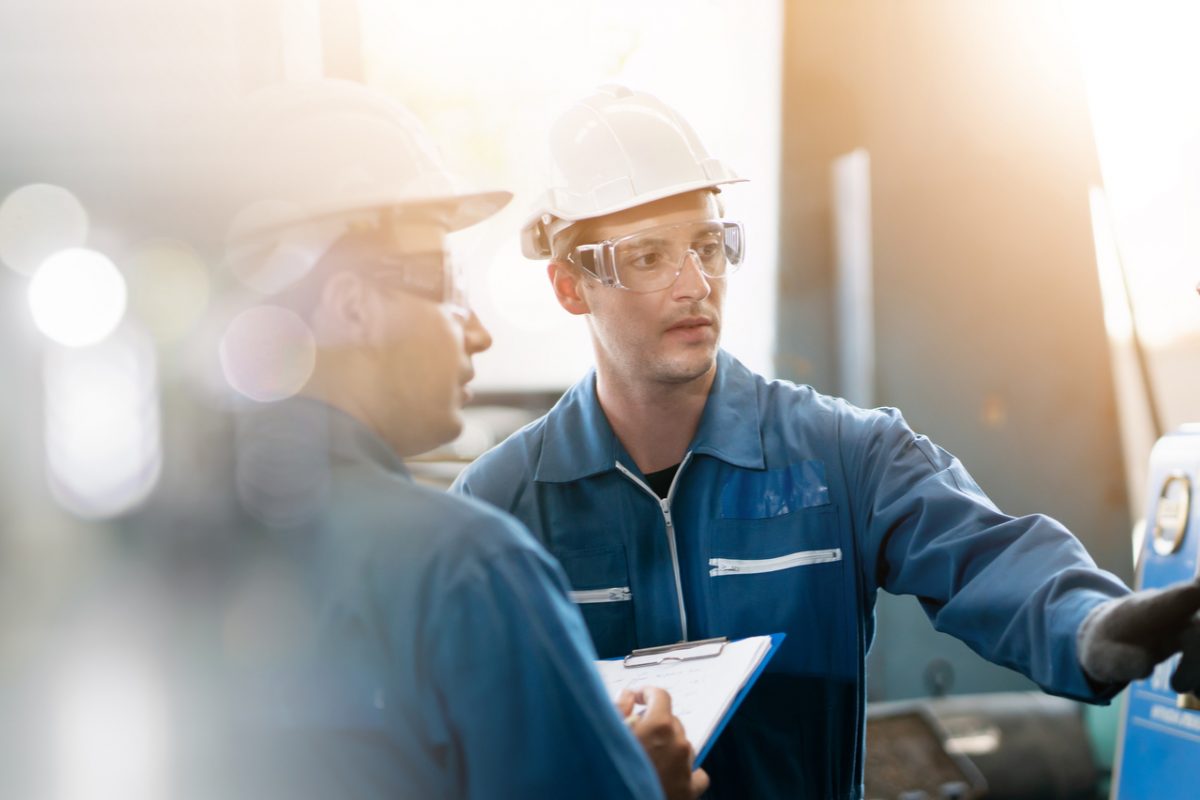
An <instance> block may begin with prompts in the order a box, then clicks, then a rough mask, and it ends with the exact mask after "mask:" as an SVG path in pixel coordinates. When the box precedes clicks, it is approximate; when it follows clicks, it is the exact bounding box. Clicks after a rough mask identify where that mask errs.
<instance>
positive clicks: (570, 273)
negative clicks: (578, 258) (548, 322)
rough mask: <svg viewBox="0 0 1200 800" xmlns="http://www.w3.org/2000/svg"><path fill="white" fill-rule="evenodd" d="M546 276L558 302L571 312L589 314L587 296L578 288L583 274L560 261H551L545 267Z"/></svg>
mask: <svg viewBox="0 0 1200 800" xmlns="http://www.w3.org/2000/svg"><path fill="white" fill-rule="evenodd" d="M546 276H547V277H549V278H550V285H551V286H553V287H554V296H555V297H556V298H558V304H559V305H560V306H562V307H563V308H565V309H566V310H567V311H568V312H569V313H571V314H590V313H591V308H589V307H588V303H587V298H585V297H584V296H583V293H582V292H581V291H580V290H579V289H580V284H582V283H583V280H584V278H583V276H582V275H579V274H578V273H577V272H575V271H574V270H572V269H571V267H570V265H569V264H566V263H565V262H562V261H551V262H550V264H549V266H547V267H546Z"/></svg>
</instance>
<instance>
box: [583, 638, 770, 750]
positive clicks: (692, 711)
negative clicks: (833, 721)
mask: <svg viewBox="0 0 1200 800" xmlns="http://www.w3.org/2000/svg"><path fill="white" fill-rule="evenodd" d="M784 637H785V634H783V633H773V634H770V635H769V636H751V637H746V638H744V639H738V640H734V641H729V640H727V639H726V638H725V637H718V638H716V639H701V640H697V641H691V642H680V643H678V644H672V645H663V646H661V647H647V648H643V649H640V650H634V651H633V652H632V653H630V654H629V655H628V656H625V657H624V658H620V657H618V658H613V659H606V660H604V661H598V662H596V663H597V666H598V667H599V669H600V673H601V676H600V677H601V679H602V680H603V681H604V684H605V688H606V689H607V690H608V692H609V695H610V697H613V698H615V697H616V695H617V694H618V693H619V691H620V689H621V688H629V687H630V686H633V685H635V684H640V685H655V686H661V687H662V688H663V689H666V690H667V691H668V692H671V694H672V702H673V703H674V704H676V706H677V707H676V708H675V709H674V710H675V711H676V713H677V715H678V716H679V718H680V720H681V721H682V722H683V724H684V729H685V730H686V731H687V732H688V738H689V739H690V740H692V746H693V747H695V749H696V760H695V766H699V765H700V764H701V762H703V761H704V758H705V757H706V756H707V755H708V753H709V751H710V750H711V749H712V746H713V743H714V742H716V740H717V737H718V736H720V735H721V732H722V731H723V730H725V726H726V725H728V724H729V720H730V719H731V718H732V717H733V715H734V714H735V713H736V712H737V710H738V707H739V706H741V704H742V701H743V700H745V699H746V695H748V694H749V693H750V688H751V687H752V686H753V685H754V684H755V682H756V681H757V680H758V678H759V676H760V675H762V673H763V671H764V670H765V669H766V666H767V662H769V661H770V660H771V658H772V657H773V656H774V655H775V653H777V652H778V651H779V646H780V644H782V642H783V639H784ZM764 640H766V641H764ZM723 655H724V656H726V657H727V658H729V659H733V661H732V662H730V663H729V664H727V665H725V666H723V667H717V666H716V665H717V664H718V662H717V659H719V658H720V657H721V656H723ZM754 658H757V661H753V659H754ZM747 664H749V669H748V671H746V672H745V673H742V672H740V671H738V670H740V669H741V668H743V667H745V666H746V665H747ZM726 667H731V668H733V669H734V670H735V671H734V672H732V673H721V674H719V676H718V677H719V679H720V680H721V681H724V682H725V683H724V689H725V692H724V694H719V695H717V696H716V697H715V699H714V697H713V695H712V692H711V685H710V684H708V683H706V684H705V691H704V692H703V694H704V700H703V704H705V707H704V708H690V707H688V705H687V703H688V697H689V694H688V689H689V685H688V684H689V683H690V682H691V681H692V680H693V679H694V680H705V681H708V680H709V679H711V678H712V676H713V674H714V673H720V670H721V669H724V668H726ZM733 679H736V680H737V681H738V682H737V685H736V686H733V685H732V684H731V683H730V681H731V680H733ZM672 682H675V683H672ZM681 688H682V692H681V694H679V695H677V694H676V692H677V691H679V690H680V689H681ZM681 698H682V701H683V703H684V705H683V706H681V707H680V706H678V703H679V701H680V699H681ZM714 711H715V712H719V716H715V717H714ZM698 739H700V740H699V741H697V740H698Z"/></svg>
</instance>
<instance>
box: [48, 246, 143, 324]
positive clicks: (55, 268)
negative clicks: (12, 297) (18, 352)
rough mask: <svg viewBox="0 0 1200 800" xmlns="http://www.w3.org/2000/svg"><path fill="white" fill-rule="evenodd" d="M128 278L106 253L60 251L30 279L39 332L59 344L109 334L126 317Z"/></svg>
mask: <svg viewBox="0 0 1200 800" xmlns="http://www.w3.org/2000/svg"><path fill="white" fill-rule="evenodd" d="M125 301H126V291H125V278H124V277H122V275H121V273H120V271H118V270H117V268H116V267H115V266H114V265H113V263H112V261H110V260H109V259H108V257H107V256H105V255H103V254H102V253H97V252H96V251H95V250H87V249H84V248H81V247H77V248H71V249H69V250H61V251H59V252H57V253H55V254H54V255H52V256H50V257H49V258H47V259H46V260H45V261H44V262H42V265H41V267H39V268H38V271H37V272H36V273H35V274H34V276H33V280H31V281H30V282H29V310H30V311H31V312H32V313H33V321H34V324H36V325H37V327H38V330H40V331H41V332H42V333H44V334H46V336H48V337H50V338H51V339H53V340H54V341H56V342H58V343H59V344H63V345H66V346H68V347H83V346H86V345H90V344H95V343H96V342H99V341H100V340H101V339H103V338H105V337H106V336H108V335H109V334H110V333H112V332H113V330H114V329H115V328H116V327H117V325H118V324H119V323H120V322H121V318H122V317H123V316H124V315H125Z"/></svg>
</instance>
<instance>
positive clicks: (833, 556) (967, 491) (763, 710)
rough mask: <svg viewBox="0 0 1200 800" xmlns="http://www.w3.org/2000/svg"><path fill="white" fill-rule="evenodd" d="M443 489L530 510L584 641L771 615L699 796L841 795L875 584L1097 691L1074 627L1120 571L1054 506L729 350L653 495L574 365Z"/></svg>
mask: <svg viewBox="0 0 1200 800" xmlns="http://www.w3.org/2000/svg"><path fill="white" fill-rule="evenodd" d="M456 488H457V490H458V491H459V492H460V493H462V494H465V495H470V496H475V497H479V498H482V499H484V500H487V501H489V502H491V503H493V504H495V505H496V506H498V507H499V508H502V509H504V510H506V511H508V512H510V513H512V514H514V515H515V516H516V517H517V518H518V519H520V520H521V521H522V522H524V523H525V524H526V525H527V526H529V528H530V530H532V531H533V533H534V535H535V536H537V537H538V538H539V539H540V540H541V541H542V542H543V543H544V544H545V545H546V547H547V548H548V549H549V550H550V552H551V553H552V554H553V555H554V556H555V557H556V558H558V560H559V561H560V562H561V563H562V565H563V568H564V569H565V570H566V573H567V577H568V579H569V580H570V583H571V587H572V589H573V592H572V596H573V598H574V599H575V600H576V601H577V602H578V603H579V604H580V607H581V609H582V610H583V616H584V619H585V620H586V621H587V625H588V629H589V631H590V632H591V634H592V640H593V642H594V643H595V645H596V648H597V649H598V651H599V653H600V655H601V656H602V657H608V656H616V655H620V654H623V653H627V652H628V651H629V650H631V649H632V648H635V647H647V646H652V645H661V644H665V643H670V642H675V641H678V640H681V639H685V638H687V639H701V638H705V637H710V636H729V637H734V638H736V637H743V636H751V635H756V634H766V633H772V632H775V631H784V632H786V633H787V639H786V640H785V641H784V643H783V646H782V649H781V651H780V652H779V653H778V654H777V655H776V657H775V658H774V659H773V660H772V661H771V663H770V664H769V665H768V667H767V672H766V673H765V674H764V675H763V677H762V678H761V679H760V681H759V682H758V683H757V684H756V686H755V688H754V689H753V690H752V691H751V692H750V694H749V695H748V696H747V698H746V701H745V703H744V704H743V706H742V707H741V709H740V710H739V711H738V712H737V714H736V715H735V716H734V718H733V720H732V721H731V723H730V725H729V727H727V728H726V730H725V732H724V733H723V734H722V736H721V738H720V739H719V740H718V741H717V743H716V745H715V747H714V749H713V751H712V752H711V754H710V755H709V757H708V759H707V760H706V762H705V764H704V766H705V768H706V769H707V770H708V771H709V774H710V776H711V778H712V789H711V791H710V796H711V797H722V798H724V797H756V798H808V799H809V800H834V799H835V798H837V799H839V800H840V799H841V798H860V797H861V796H862V791H863V790H862V779H863V737H864V730H865V704H866V690H865V677H866V670H865V659H866V655H867V650H868V648H869V647H870V645H871V642H872V639H873V636H874V624H875V620H874V606H875V597H876V593H877V592H878V591H879V590H880V589H886V590H887V591H889V592H892V593H896V594H911V595H915V596H916V597H917V598H919V600H920V602H921V604H922V606H923V608H924V610H925V611H926V613H927V614H928V615H929V617H930V619H931V620H932V621H933V624H934V626H935V627H936V628H937V629H938V630H940V631H945V632H947V633H950V634H953V635H954V636H957V637H958V638H959V639H961V640H963V641H964V642H966V643H967V644H968V645H969V646H970V647H971V648H972V649H974V650H975V651H976V652H978V653H979V654H980V655H982V656H983V657H985V658H987V659H988V660H990V661H993V662H995V663H997V664H1002V665H1004V666H1007V667H1011V668H1012V669H1015V670H1018V671H1020V672H1022V673H1024V674H1025V675H1027V676H1029V677H1030V678H1031V679H1032V680H1034V681H1035V682H1036V683H1037V684H1038V685H1039V686H1041V687H1043V688H1044V689H1045V690H1046V691H1048V692H1051V693H1054V694H1059V695H1065V696H1068V697H1074V698H1080V699H1083V700H1103V699H1107V696H1108V695H1109V692H1108V691H1106V690H1097V689H1096V688H1095V687H1093V686H1092V685H1090V683H1089V681H1088V680H1087V678H1086V677H1085V676H1084V675H1083V673H1082V671H1081V669H1080V667H1079V663H1078V660H1077V657H1076V646H1075V634H1076V630H1077V628H1078V627H1079V624H1080V622H1081V621H1082V620H1083V618H1084V616H1086V614H1087V613H1088V611H1090V610H1091V609H1092V608H1093V607H1095V606H1096V605H1097V604H1098V603H1100V602H1103V601H1104V600H1107V599H1109V598H1111V597H1116V596H1120V595H1123V594H1125V593H1127V592H1128V589H1127V588H1126V587H1125V586H1124V585H1123V584H1122V583H1121V582H1120V581H1119V580H1118V579H1117V578H1116V577H1114V576H1112V575H1111V574H1109V573H1106V572H1103V571H1101V570H1099V569H1098V568H1097V567H1096V565H1095V563H1094V562H1093V561H1092V559H1091V558H1090V557H1089V556H1088V554H1087V552H1086V551H1085V550H1084V548H1083V547H1082V546H1081V545H1080V543H1079V542H1078V540H1076V539H1075V537H1073V536H1072V535H1071V534H1070V533H1069V532H1068V531H1067V530H1066V529H1065V528H1064V527H1063V526H1062V525H1061V524H1059V523H1058V522H1056V521H1054V520H1053V519H1050V518H1048V517H1045V516H1040V515H1034V516H1028V517H1011V516H1008V515H1006V514H1004V513H1002V512H1001V511H1000V510H998V509H997V508H996V506H995V505H994V504H993V503H992V502H991V501H990V500H989V499H988V498H987V496H986V495H984V493H983V492H982V491H981V490H980V488H979V487H978V486H977V485H976V484H975V482H974V481H973V480H972V479H971V477H970V475H968V474H967V471H966V470H965V469H964V468H963V466H962V464H961V463H959V461H958V460H957V459H955V458H954V457H953V456H951V455H950V454H949V453H947V452H946V451H945V450H942V449H941V448H939V447H937V446H935V445H934V444H932V443H931V442H930V441H929V440H928V439H927V438H925V437H924V436H921V435H919V434H916V433H914V432H913V431H912V430H911V429H910V428H909V427H908V425H907V424H906V423H905V422H904V419H903V418H902V417H901V416H900V414H899V413H898V412H897V411H896V410H894V409H880V410H870V411H869V410H863V409H859V408H856V407H854V406H852V405H850V404H849V403H847V402H845V401H843V400H841V399H837V398H833V397H828V396H824V395H821V394H819V393H817V392H816V391H814V390H813V389H811V388H809V387H805V386H796V385H793V384H790V383H786V382H781V381H767V380H765V379H764V378H762V377H760V376H758V375H755V374H753V373H752V372H750V371H749V370H748V369H746V367H745V366H743V365H742V364H741V363H739V362H738V361H737V360H736V359H734V358H733V357H732V356H730V355H729V354H728V353H725V352H724V351H722V352H721V353H720V354H719V356H718V359H717V374H716V378H715V380H714V383H713V387H712V390H711V393H710V395H709V398H708V401H707V404H706V406H705V409H704V413H703V415H702V417H701V420H700V424H699V428H698V430H697V431H696V435H695V438H694V439H693V441H692V443H691V446H690V447H689V448H688V452H687V455H686V456H685V457H684V459H683V461H682V463H681V465H680V467H679V470H678V473H677V474H676V477H675V479H674V482H673V484H672V486H671V489H670V492H669V495H668V497H667V498H666V499H665V500H660V499H659V497H658V496H657V495H656V494H655V493H654V492H653V491H652V490H651V489H650V488H649V487H648V486H647V485H646V483H645V482H644V476H643V475H642V474H641V472H640V471H639V470H638V468H637V466H636V465H635V464H634V463H633V461H632V460H631V459H630V457H629V455H628V453H626V451H625V449H624V448H623V447H622V445H621V443H620V442H619V441H618V439H617V437H616V436H615V435H614V433H613V431H612V428H611V427H610V425H609V423H608V420H607V419H606V418H605V415H604V412H603V410H602V409H601V407H600V404H599V402H598V400H597V398H596V388H595V374H594V372H593V373H591V374H589V375H588V376H587V377H586V378H584V379H583V380H582V381H580V382H579V383H578V384H576V385H575V386H574V387H573V388H572V389H570V390H569V391H568V392H567V393H566V394H565V395H564V396H563V397H562V399H561V400H560V401H559V402H558V403H557V404H556V405H555V406H554V408H553V409H551V410H550V412H549V413H548V414H547V415H546V416H544V417H542V418H541V419H539V420H537V421H535V422H533V423H531V424H530V425H528V426H527V427H525V428H524V429H522V430H521V431H519V432H517V433H516V434H514V435H513V436H512V437H510V438H509V439H508V440H506V441H505V442H503V443H502V444H500V445H499V446H497V447H496V448H494V449H493V450H491V451H490V452H488V453H486V454H485V455H484V456H482V457H481V458H479V459H478V460H477V461H476V462H475V463H474V464H472V465H471V466H470V467H469V468H468V469H467V470H466V471H465V472H464V473H463V474H462V475H461V476H460V477H459V479H458V481H457V483H456Z"/></svg>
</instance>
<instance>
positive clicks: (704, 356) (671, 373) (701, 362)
mask: <svg viewBox="0 0 1200 800" xmlns="http://www.w3.org/2000/svg"><path fill="white" fill-rule="evenodd" d="M716 363H717V349H716V348H715V347H713V348H712V349H711V350H708V351H707V352H704V353H690V354H688V355H687V356H686V357H680V358H673V359H669V360H667V361H666V362H665V363H663V364H662V365H661V366H660V368H659V370H658V372H659V379H660V380H662V381H664V382H667V383H691V382H692V381H696V380H700V379H701V378H703V377H705V376H706V375H708V373H709V372H710V371H712V369H713V368H714V367H715V366H716Z"/></svg>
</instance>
